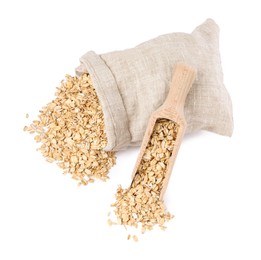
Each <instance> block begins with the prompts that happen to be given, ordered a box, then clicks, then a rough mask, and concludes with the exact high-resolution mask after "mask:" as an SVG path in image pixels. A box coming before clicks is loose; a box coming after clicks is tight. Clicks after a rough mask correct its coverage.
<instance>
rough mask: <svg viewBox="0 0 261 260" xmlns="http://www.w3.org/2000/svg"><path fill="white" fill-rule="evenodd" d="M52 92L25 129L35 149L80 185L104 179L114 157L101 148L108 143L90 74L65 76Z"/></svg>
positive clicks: (106, 177)
mask: <svg viewBox="0 0 261 260" xmlns="http://www.w3.org/2000/svg"><path fill="white" fill-rule="evenodd" d="M55 95H56V98H55V99H54V100H53V101H52V102H50V103H48V104H47V105H46V106H45V107H43V108H42V109H41V110H40V111H39V112H40V114H39V116H38V118H39V119H38V120H34V121H33V122H32V123H31V125H29V126H26V127H25V128H24V130H25V131H28V132H29V133H32V134H36V135H35V137H34V139H35V140H36V142H38V143H41V146H40V148H39V149H38V150H40V151H41V153H42V155H43V156H44V157H45V158H46V159H47V161H48V162H56V163H57V165H58V166H59V167H60V168H62V169H63V172H64V173H69V174H71V176H72V178H73V179H76V180H78V181H79V184H84V185H87V184H88V183H90V182H93V181H94V178H97V179H101V180H104V181H105V180H106V179H108V171H109V170H110V168H111V167H112V166H113V165H114V164H115V161H116V157H115V153H114V152H107V151H103V150H102V149H103V148H104V147H105V146H106V144H107V138H106V133H105V126H104V117H103V112H102V108H101V106H100V103H99V100H98V97H97V94H96V92H95V89H94V87H93V85H92V82H91V79H90V76H89V75H88V74H83V75H81V76H80V77H79V78H77V77H72V76H69V75H67V76H66V80H64V81H62V82H61V85H60V87H58V88H57V91H56V94H55ZM26 117H28V116H26Z"/></svg>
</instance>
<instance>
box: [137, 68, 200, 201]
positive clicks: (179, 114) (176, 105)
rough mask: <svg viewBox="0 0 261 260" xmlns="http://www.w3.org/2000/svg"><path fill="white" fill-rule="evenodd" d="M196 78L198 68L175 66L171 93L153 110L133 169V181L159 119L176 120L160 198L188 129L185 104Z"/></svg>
mask: <svg viewBox="0 0 261 260" xmlns="http://www.w3.org/2000/svg"><path fill="white" fill-rule="evenodd" d="M195 78H196V70H195V69H194V68H192V67H190V66H188V65H186V64H182V63H179V64H177V65H176V66H175V68H174V74H173V77H172V82H171V86H170V90H169V94H168V96H167V98H166V100H165V102H164V103H163V105H162V106H161V107H160V108H158V109H157V110H156V111H155V112H153V113H152V115H151V117H150V119H149V123H148V126H147V129H146V132H145V135H144V138H143V141H142V145H141V150H140V153H139V156H138V159H137V162H136V165H135V167H134V170H133V174H132V182H133V180H134V177H135V174H136V173H137V171H138V169H139V165H140V163H141V162H142V159H143V155H144V153H145V150H146V147H147V146H148V143H149V142H150V138H151V135H152V132H153V130H154V126H155V124H156V122H157V120H159V119H168V120H171V121H173V122H175V124H177V126H178V130H177V135H176V139H175V144H174V148H173V150H172V154H171V156H170V158H169V162H168V164H167V168H166V170H165V174H164V175H165V177H164V179H163V183H162V189H161V191H160V199H162V198H163V195H164V193H165V191H166V188H167V185H168V181H169V178H170V175H171V171H172V168H173V166H174V162H175V159H176V157H177V154H178V150H179V147H180V144H181V141H182V138H183V135H184V133H185V131H186V125H187V124H186V120H185V117H184V104H185V100H186V97H187V94H188V92H189V90H190V88H191V86H192V84H193V82H194V80H195Z"/></svg>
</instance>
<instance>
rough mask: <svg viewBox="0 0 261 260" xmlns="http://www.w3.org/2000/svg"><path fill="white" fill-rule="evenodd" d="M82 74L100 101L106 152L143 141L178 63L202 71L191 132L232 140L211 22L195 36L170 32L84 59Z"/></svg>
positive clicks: (189, 113) (189, 114) (193, 96)
mask: <svg viewBox="0 0 261 260" xmlns="http://www.w3.org/2000/svg"><path fill="white" fill-rule="evenodd" d="M80 62H81V65H80V66H79V67H78V68H77V69H76V73H77V75H80V74H81V73H83V72H88V73H89V74H90V76H91V78H92V81H93V85H94V87H95V89H96V92H97V95H98V97H99V100H100V103H101V106H102V109H103V113H104V117H105V129H106V135H107V139H108V143H107V146H106V148H105V149H106V150H120V149H123V148H126V147H127V146H130V145H139V144H140V143H141V141H142V138H143V135H144V132H145V130H146V126H147V123H148V119H149V117H150V115H151V113H152V112H153V111H155V110H156V109H157V108H158V107H159V106H161V105H162V103H163V102H164V100H165V98H166V96H167V94H168V91H169V86H170V82H171V78H172V72H173V67H174V65H175V64H176V63H177V62H185V63H187V64H190V65H191V66H194V67H195V68H196V69H197V72H198V75H197V79H196V81H195V83H194V84H193V86H192V88H191V90H190V92H189V94H188V97H187V100H186V104H185V117H186V121H187V123H188V126H187V132H192V131H197V130H199V129H204V130H208V131H212V132H215V133H217V134H221V135H227V136H231V135H232V131H233V116H232V104H231V99H230V96H229V94H228V92H227V90H226V89H225V86H224V84H223V74H222V68H221V61H220V54H219V28H218V26H217V24H216V23H215V22H214V21H213V20H211V19H208V20H207V21H205V22H204V23H203V24H202V25H200V26H199V27H197V28H196V29H195V30H194V31H193V32H192V33H191V34H186V33H171V34H166V35H162V36H159V37H157V38H155V39H152V40H150V41H147V42H145V43H143V44H140V45H138V46H137V47H135V48H132V49H127V50H123V51H115V52H111V53H106V54H101V55H97V54H96V53H95V52H93V51H91V52H87V53H86V54H85V55H83V56H82V57H81V59H80Z"/></svg>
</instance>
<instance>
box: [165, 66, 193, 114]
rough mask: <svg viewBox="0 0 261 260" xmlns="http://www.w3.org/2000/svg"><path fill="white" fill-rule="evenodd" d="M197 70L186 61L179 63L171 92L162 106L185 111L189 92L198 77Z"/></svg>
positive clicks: (175, 70)
mask: <svg viewBox="0 0 261 260" xmlns="http://www.w3.org/2000/svg"><path fill="white" fill-rule="evenodd" d="M196 73H197V72H196V70H195V69H194V68H193V67H191V66H189V65H187V64H184V63H177V64H176V66H175V68H174V71H173V77H172V81H171V84H170V89H169V94H168V96H167V98H166V100H165V102H164V103H163V105H162V108H164V107H165V108H171V110H175V111H177V112H183V109H184V104H185V100H186V97H187V95H188V92H189V90H190V88H191V86H192V84H193V82H194V80H195V78H196Z"/></svg>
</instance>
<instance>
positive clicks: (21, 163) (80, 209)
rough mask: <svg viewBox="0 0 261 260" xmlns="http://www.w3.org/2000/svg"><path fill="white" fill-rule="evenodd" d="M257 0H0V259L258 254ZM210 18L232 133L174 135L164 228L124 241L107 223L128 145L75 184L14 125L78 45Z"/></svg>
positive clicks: (107, 45)
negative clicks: (89, 181)
mask: <svg viewBox="0 0 261 260" xmlns="http://www.w3.org/2000/svg"><path fill="white" fill-rule="evenodd" d="M259 2H260V1H252V0H248V1H240V0H239V1H210V0H208V1H207V0H206V1H203V0H198V1H194V0H192V1H185V0H183V1H174V0H173V1H164V0H161V1H142V0H140V1H134V0H132V1H97V0H93V1H88V0H85V1H78V0H74V1H54V0H52V1H47V0H46V1H28V0H24V1H18V0H17V1H12V0H9V1H4V0H1V2H0V37H1V39H0V73H1V78H0V89H1V92H0V97H1V101H0V116H1V117H0V118H1V126H0V134H1V135H0V137H1V143H0V149H1V150H0V151H1V155H0V160H1V165H0V259H1V260H9V259H27V260H30V259H37V260H41V259H49V260H52V259H55V260H57V259H63V260H66V259H74V260H81V259H101V258H102V257H104V258H106V259H142V258H143V259H160V258H169V259H176V260H183V259H200V260H205V259H206V260H209V259H211V260H214V259H222V260H227V259H229V260H230V259H237V260H238V259H240V260H241V259H250V260H260V259H261V203H260V202H261V176H260V174H261V166H260V161H261V159H260V155H261V153H260V147H261V138H260V136H261V127H260V120H261V116H260V112H261V105H260V103H261V102H260V99H261V96H260V93H261V92H260V89H261V81H260V74H261V73H260V71H261V63H260V59H261V55H260V54H261V51H260V49H261V37H260V34H261V15H260V7H258V3H259ZM208 17H211V18H213V19H214V20H215V21H216V22H217V23H218V24H219V26H220V51H221V57H222V63H223V70H224V76H225V84H226V86H227V89H228V91H229V93H230V94H231V97H232V101H233V108H234V121H235V129H234V135H233V137H232V138H227V137H223V136H218V135H215V134H211V133H206V132H200V133H197V134H193V135H190V136H188V137H186V138H185V140H184V142H183V144H182V146H181V149H180V153H179V155H178V158H177V161H176V165H175V167H174V170H173V174H172V178H171V181H170V184H169V187H168V190H167V193H166V197H165V201H166V205H167V208H168V209H169V210H170V211H171V213H173V214H174V215H175V218H174V219H173V220H172V221H171V222H169V223H168V225H167V226H168V228H167V230H166V231H165V232H163V231H156V230H155V231H153V232H150V233H146V234H145V235H139V242H138V243H135V242H133V241H127V239H126V237H127V234H128V231H126V230H125V229H124V228H123V227H109V226H108V225H107V212H108V210H109V205H110V204H111V203H112V202H113V201H114V193H115V190H116V188H117V185H118V184H122V185H123V187H127V186H128V185H129V183H130V175H131V172H132V168H133V166H134V163H135V161H136V156H137V153H138V149H129V150H128V151H124V152H121V153H119V154H118V160H117V166H115V167H114V168H113V169H112V170H111V171H110V180H109V181H108V182H106V183H103V182H95V183H94V184H93V185H89V186H88V187H80V188H79V187H78V186H77V183H76V182H75V181H73V180H72V179H70V177H69V176H63V175H62V174H61V170H60V169H58V167H57V166H56V165H52V164H49V163H47V162H45V160H44V159H43V158H42V156H41V154H40V153H39V152H38V153H37V152H36V151H35V149H36V147H37V146H36V144H35V142H34V140H33V138H32V136H31V135H29V134H27V133H24V132H23V131H22V129H23V126H24V125H25V124H26V123H28V122H30V120H26V119H25V114H26V113H29V114H30V119H34V118H35V117H36V115H37V113H38V110H39V109H40V108H41V107H42V106H43V105H45V104H46V103H47V102H49V101H50V100H51V99H52V98H53V97H54V92H55V87H56V86H58V85H59V82H60V81H61V80H62V79H63V78H64V75H65V74H66V73H69V74H73V73H74V68H75V67H76V66H78V60H79V57H80V56H81V55H83V54H84V53H85V52H86V51H88V50H95V51H96V52H97V53H103V52H108V51H113V50H117V49H124V48H129V47H133V46H135V45H137V44H139V43H141V42H143V41H145V40H148V39H150V38H153V37H156V36H158V35H160V34H164V33H169V32H177V31H181V32H187V33H190V32H191V31H192V30H193V29H194V28H195V27H196V26H198V25H199V24H201V23H202V22H204V21H205V19H206V18H208Z"/></svg>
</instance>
